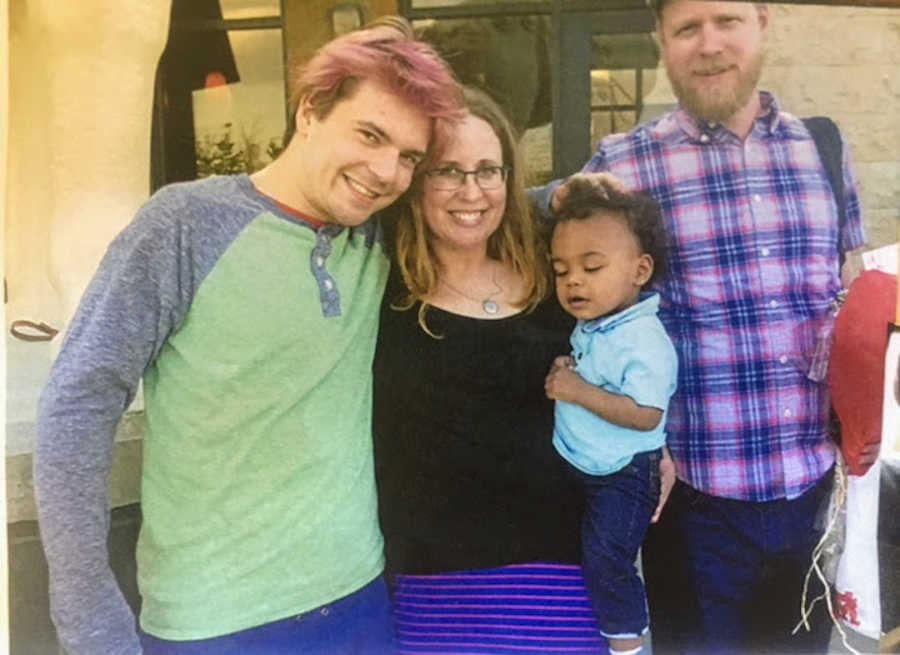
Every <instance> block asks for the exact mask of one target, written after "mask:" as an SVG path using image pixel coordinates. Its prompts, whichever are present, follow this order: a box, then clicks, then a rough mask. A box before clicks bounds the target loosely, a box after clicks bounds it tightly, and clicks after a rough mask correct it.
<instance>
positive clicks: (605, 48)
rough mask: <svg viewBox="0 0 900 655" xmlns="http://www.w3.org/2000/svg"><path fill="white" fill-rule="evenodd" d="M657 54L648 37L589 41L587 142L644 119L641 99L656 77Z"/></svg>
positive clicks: (593, 141)
mask: <svg viewBox="0 0 900 655" xmlns="http://www.w3.org/2000/svg"><path fill="white" fill-rule="evenodd" d="M658 61H659V53H658V49H657V47H656V44H655V43H654V42H653V40H652V38H651V36H650V35H649V34H615V35H602V36H594V37H593V38H592V39H591V141H592V143H596V142H597V141H598V140H599V139H601V138H603V137H604V136H606V135H607V134H611V133H614V132H624V131H627V130H630V129H631V128H633V127H634V126H635V125H636V124H637V122H638V117H641V120H646V113H645V111H644V110H645V102H644V101H645V98H646V97H647V94H648V93H649V92H650V90H652V89H653V87H654V86H655V83H656V77H657V72H656V71H657V65H658Z"/></svg>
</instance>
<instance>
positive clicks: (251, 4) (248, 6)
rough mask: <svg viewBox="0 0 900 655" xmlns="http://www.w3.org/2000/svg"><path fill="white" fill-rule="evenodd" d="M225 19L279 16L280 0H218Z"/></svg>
mask: <svg viewBox="0 0 900 655" xmlns="http://www.w3.org/2000/svg"><path fill="white" fill-rule="evenodd" d="M219 3H220V4H221V5H222V17H223V18H224V19H225V20H231V19H239V18H258V17H260V16H280V15H281V0H219Z"/></svg>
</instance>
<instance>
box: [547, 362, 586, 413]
mask: <svg viewBox="0 0 900 655" xmlns="http://www.w3.org/2000/svg"><path fill="white" fill-rule="evenodd" d="M582 384H584V380H583V379H582V378H581V376H580V375H578V373H576V372H575V361H574V360H573V359H572V358H571V357H557V358H556V359H555V360H554V361H553V366H551V367H550V372H549V373H548V374H547V377H546V379H545V380H544V392H545V393H546V394H547V398H550V399H551V400H562V401H565V402H572V400H573V399H574V398H575V396H576V395H577V393H578V388H579V387H580V386H581V385H582Z"/></svg>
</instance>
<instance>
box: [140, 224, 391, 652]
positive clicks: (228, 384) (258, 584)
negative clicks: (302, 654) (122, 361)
mask: <svg viewBox="0 0 900 655" xmlns="http://www.w3.org/2000/svg"><path fill="white" fill-rule="evenodd" d="M319 233H320V235H321V233H322V231H321V230H320V231H319ZM316 235H317V233H316V232H315V231H313V230H312V229H310V228H308V227H306V226H304V225H300V224H298V223H293V222H291V221H287V220H284V219H283V218H277V217H275V216H273V215H271V214H267V213H264V214H262V215H260V216H259V217H258V218H257V219H255V220H254V221H252V222H251V223H250V224H249V225H248V226H247V228H245V229H244V230H243V231H242V232H241V234H240V235H239V236H238V237H237V238H236V239H235V241H234V242H233V243H232V245H231V246H230V247H229V248H228V250H226V251H225V253H224V254H223V255H222V257H221V258H220V259H219V260H218V261H217V262H216V264H215V266H214V267H213V269H212V270H211V271H210V273H209V275H208V276H207V277H206V279H205V280H204V281H203V283H202V284H201V285H200V287H199V288H198V290H197V293H196V295H195V296H194V298H193V301H192V304H191V308H190V311H189V312H188V314H187V317H186V318H185V320H184V322H183V323H182V325H181V326H180V328H179V330H178V331H177V332H176V333H174V334H173V335H171V336H170V337H169V339H168V340H167V341H166V343H165V345H164V346H163V348H162V350H161V352H160V355H159V357H158V358H157V359H156V361H155V363H154V365H153V366H152V367H151V368H150V369H149V370H148V371H147V374H146V375H145V380H144V382H145V405H146V422H147V425H146V428H147V429H146V433H145V434H146V436H145V439H144V477H143V491H142V494H143V500H142V505H143V513H144V523H143V527H142V531H141V536H140V539H139V543H138V570H139V572H140V579H139V582H140V588H141V594H142V596H143V607H142V613H141V625H142V627H143V628H144V629H145V630H146V631H147V632H149V633H151V634H153V635H156V636H159V637H161V638H165V639H176V640H177V639H201V638H206V637H210V636H216V635H221V634H226V633H230V632H234V631H237V630H241V629H246V628H249V627H253V626H256V625H260V624H262V623H266V622H269V621H273V620H277V619H279V618H283V617H285V616H290V615H292V614H297V613H300V612H303V611H307V610H309V609H312V608H314V607H317V606H320V605H322V604H325V603H327V602H330V601H332V600H335V599H336V598H339V597H342V596H344V595H346V594H349V593H351V592H353V591H355V590H356V589H358V588H360V587H362V586H363V585H365V584H366V583H368V582H369V581H370V580H372V579H373V578H374V577H376V576H377V575H378V574H379V573H380V572H381V570H382V567H383V557H382V550H383V542H382V537H381V533H380V530H379V528H378V520H377V511H376V494H375V484H374V475H373V463H372V439H371V397H372V357H373V353H374V347H375V338H376V334H377V317H378V310H379V305H380V301H381V296H382V294H383V291H384V285H385V282H386V278H387V271H388V262H387V259H386V257H385V256H384V253H383V251H382V248H381V245H380V244H377V243H376V244H374V245H372V244H367V243H366V242H365V238H364V237H363V236H362V235H361V234H354V233H353V232H351V231H350V230H347V229H344V230H341V231H340V232H339V233H337V234H336V235H334V236H332V237H331V239H330V241H331V252H330V254H328V255H327V256H326V257H325V258H324V269H326V270H327V272H328V273H329V274H330V275H331V277H332V278H333V280H334V282H335V283H336V287H337V290H338V292H339V295H340V307H341V313H340V315H338V316H329V317H326V316H325V315H324V314H323V306H322V303H321V301H320V295H319V289H320V287H319V285H318V284H317V281H316V278H315V277H314V276H313V273H312V272H311V253H312V251H313V248H314V247H315V245H316ZM320 238H321V237H320Z"/></svg>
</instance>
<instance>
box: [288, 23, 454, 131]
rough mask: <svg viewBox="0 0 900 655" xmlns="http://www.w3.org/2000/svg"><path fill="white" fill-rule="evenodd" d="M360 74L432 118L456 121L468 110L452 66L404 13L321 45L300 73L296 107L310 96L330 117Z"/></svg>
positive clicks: (316, 109)
mask: <svg viewBox="0 0 900 655" xmlns="http://www.w3.org/2000/svg"><path fill="white" fill-rule="evenodd" d="M360 80H372V81H373V82H376V83H378V84H380V85H382V86H384V87H385V88H387V89H388V90H390V91H391V92H393V93H395V94H396V95H397V96H398V97H400V98H403V99H404V100H406V101H407V102H409V103H410V104H413V105H415V106H416V107H418V108H419V109H421V111H422V113H423V114H425V115H426V116H427V117H428V118H432V119H439V120H441V121H442V122H443V120H450V121H454V120H458V119H459V118H460V116H461V114H462V109H461V108H462V94H461V90H460V86H459V83H458V82H457V81H456V77H455V76H454V75H453V72H452V71H451V70H450V67H449V66H447V64H446V62H444V60H443V59H441V57H440V55H438V53H437V52H436V51H435V50H434V48H432V47H431V46H430V45H429V44H427V43H425V42H424V41H420V40H418V39H416V38H415V35H414V34H413V30H412V26H411V25H410V24H409V22H407V21H406V19H404V18H401V17H399V16H386V17H383V18H380V19H378V20H376V21H374V22H373V23H370V24H369V25H367V26H366V27H364V28H363V29H360V30H357V31H355V32H350V33H349V34H344V35H343V36H340V37H338V38H336V39H334V40H333V41H329V42H328V43H326V44H325V45H324V46H322V47H321V48H319V50H317V51H316V53H315V54H314V55H313V56H312V58H311V59H310V60H309V61H308V62H307V63H306V64H305V65H304V66H303V67H302V68H300V70H299V72H298V74H297V79H296V83H295V85H294V92H293V94H292V96H291V108H292V111H293V112H296V111H297V108H298V107H299V106H300V103H301V102H304V103H308V104H309V105H310V106H311V107H312V110H313V112H314V113H315V115H316V116H317V117H318V118H320V119H321V118H324V117H325V116H326V115H327V114H328V112H330V111H331V108H332V107H334V105H335V103H336V102H337V101H338V100H340V99H341V98H342V97H343V96H345V95H347V94H348V93H352V92H353V89H354V88H355V86H356V82H358V81H360Z"/></svg>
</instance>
